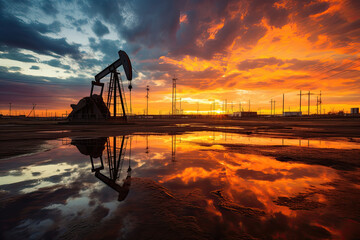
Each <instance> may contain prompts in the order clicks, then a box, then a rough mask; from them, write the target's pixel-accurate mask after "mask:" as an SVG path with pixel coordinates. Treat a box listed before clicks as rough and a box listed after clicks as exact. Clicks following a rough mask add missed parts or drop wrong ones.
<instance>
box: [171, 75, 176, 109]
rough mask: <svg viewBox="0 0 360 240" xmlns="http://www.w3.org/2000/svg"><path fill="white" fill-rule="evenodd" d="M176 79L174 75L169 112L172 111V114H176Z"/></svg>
mask: <svg viewBox="0 0 360 240" xmlns="http://www.w3.org/2000/svg"><path fill="white" fill-rule="evenodd" d="M176 80H177V78H176V77H174V78H173V79H172V81H173V86H172V99H171V103H172V106H171V113H172V115H175V114H176Z"/></svg>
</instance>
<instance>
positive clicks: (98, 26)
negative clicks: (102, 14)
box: [92, 20, 110, 37]
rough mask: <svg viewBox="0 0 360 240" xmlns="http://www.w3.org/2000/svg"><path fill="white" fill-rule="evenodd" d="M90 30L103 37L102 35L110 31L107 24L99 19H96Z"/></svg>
mask: <svg viewBox="0 0 360 240" xmlns="http://www.w3.org/2000/svg"><path fill="white" fill-rule="evenodd" d="M92 30H93V31H94V33H95V34H96V35H97V36H98V37H103V36H104V35H106V34H108V33H110V31H109V29H108V28H107V26H105V25H104V24H102V23H101V22H100V21H99V20H96V21H95V23H94V25H93V26H92Z"/></svg>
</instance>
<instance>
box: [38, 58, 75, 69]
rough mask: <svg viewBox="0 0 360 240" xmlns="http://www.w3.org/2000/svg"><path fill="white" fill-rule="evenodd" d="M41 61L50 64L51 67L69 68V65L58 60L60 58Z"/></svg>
mask: <svg viewBox="0 0 360 240" xmlns="http://www.w3.org/2000/svg"><path fill="white" fill-rule="evenodd" d="M42 63H45V64H47V65H49V66H52V67H57V68H62V69H65V70H70V69H71V67H70V66H69V65H64V64H62V63H61V62H60V60H58V59H51V60H49V61H43V62H42Z"/></svg>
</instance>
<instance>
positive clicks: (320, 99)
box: [319, 90, 322, 115]
mask: <svg viewBox="0 0 360 240" xmlns="http://www.w3.org/2000/svg"><path fill="white" fill-rule="evenodd" d="M319 103H320V115H321V104H322V100H321V90H320V102H319Z"/></svg>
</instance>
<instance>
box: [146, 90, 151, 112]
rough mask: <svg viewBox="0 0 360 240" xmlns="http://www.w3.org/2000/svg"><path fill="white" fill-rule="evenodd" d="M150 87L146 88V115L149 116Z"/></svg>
mask: <svg viewBox="0 0 360 240" xmlns="http://www.w3.org/2000/svg"><path fill="white" fill-rule="evenodd" d="M149 90H150V88H149V85H147V86H146V115H149Z"/></svg>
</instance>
